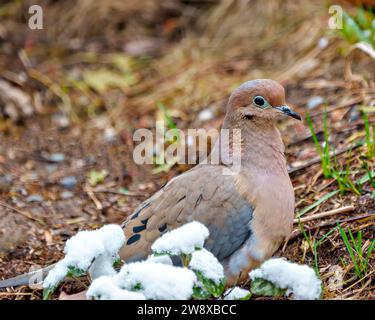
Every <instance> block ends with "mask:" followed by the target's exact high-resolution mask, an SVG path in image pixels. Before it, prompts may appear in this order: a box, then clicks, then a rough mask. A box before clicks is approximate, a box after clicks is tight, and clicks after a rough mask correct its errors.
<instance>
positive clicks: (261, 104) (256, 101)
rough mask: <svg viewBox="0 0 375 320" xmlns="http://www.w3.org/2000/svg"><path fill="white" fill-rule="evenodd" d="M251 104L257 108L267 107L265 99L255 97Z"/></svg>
mask: <svg viewBox="0 0 375 320" xmlns="http://www.w3.org/2000/svg"><path fill="white" fill-rule="evenodd" d="M253 102H254V104H255V105H257V106H258V107H265V106H266V105H267V101H266V99H264V98H263V97H262V96H255V97H254V99H253Z"/></svg>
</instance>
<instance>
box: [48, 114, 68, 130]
mask: <svg viewBox="0 0 375 320" xmlns="http://www.w3.org/2000/svg"><path fill="white" fill-rule="evenodd" d="M52 122H53V123H54V124H56V125H57V126H58V127H59V128H61V129H64V128H67V127H69V126H70V120H69V118H68V117H67V116H66V115H64V114H60V113H55V114H54V115H52Z"/></svg>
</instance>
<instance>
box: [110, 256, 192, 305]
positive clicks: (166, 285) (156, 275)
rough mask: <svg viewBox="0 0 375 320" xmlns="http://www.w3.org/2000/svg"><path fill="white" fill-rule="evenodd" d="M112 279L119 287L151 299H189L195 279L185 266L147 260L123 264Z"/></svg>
mask: <svg viewBox="0 0 375 320" xmlns="http://www.w3.org/2000/svg"><path fill="white" fill-rule="evenodd" d="M114 279H115V280H114V281H116V283H117V284H118V286H119V287H121V288H124V289H126V290H131V291H133V290H136V291H137V292H139V293H142V294H143V295H144V296H145V297H146V299H152V300H187V299H190V297H191V296H192V294H193V286H194V283H195V282H196V280H197V278H196V276H195V274H194V272H193V271H191V270H189V269H187V268H179V267H173V266H170V265H167V264H162V263H155V262H147V261H144V262H134V263H129V264H125V265H124V266H123V267H122V268H121V270H120V272H119V274H118V275H116V276H114Z"/></svg>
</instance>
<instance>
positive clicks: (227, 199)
mask: <svg viewBox="0 0 375 320" xmlns="http://www.w3.org/2000/svg"><path fill="white" fill-rule="evenodd" d="M222 169H223V167H221V166H210V165H198V166H197V167H195V168H193V169H192V170H189V171H187V172H186V173H184V174H182V175H180V176H178V177H176V178H174V179H172V180H171V181H170V182H169V183H168V184H167V185H166V186H165V187H163V188H162V189H161V190H160V191H158V192H157V193H156V194H154V195H153V196H152V197H151V198H149V199H148V200H146V201H145V202H143V203H142V204H141V205H140V206H139V207H138V209H137V210H136V211H135V212H134V213H133V214H132V215H131V216H129V217H128V219H127V220H126V221H125V222H124V223H123V225H122V226H123V228H124V232H125V236H126V239H127V242H126V244H125V245H124V247H123V248H122V249H121V251H120V255H121V257H122V258H123V259H124V260H125V261H135V260H142V259H145V258H146V257H147V256H148V255H149V254H150V253H151V250H150V248H151V245H152V244H153V243H154V241H155V240H156V239H157V238H158V237H160V236H161V235H162V234H163V233H164V232H166V231H168V230H172V229H175V228H177V227H179V226H181V225H183V224H185V223H187V222H190V221H194V220H195V221H199V222H201V223H203V224H204V225H205V226H206V227H207V228H208V229H209V231H210V236H209V239H208V240H207V241H206V244H205V247H206V248H207V249H208V250H210V251H211V252H212V253H213V254H214V255H215V256H216V257H217V258H218V259H219V260H220V261H222V260H224V259H225V258H226V257H228V256H230V255H231V254H232V253H233V252H234V251H236V250H237V249H238V248H239V247H241V245H242V244H243V243H244V242H245V241H246V240H247V239H248V238H249V237H250V234H251V229H250V221H251V219H252V213H253V207H252V206H251V205H250V204H249V203H248V202H247V201H246V200H245V199H244V198H243V197H242V196H241V195H240V194H239V193H238V191H237V190H236V187H235V183H234V179H233V176H231V175H223V173H222Z"/></svg>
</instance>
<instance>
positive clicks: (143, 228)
mask: <svg viewBox="0 0 375 320" xmlns="http://www.w3.org/2000/svg"><path fill="white" fill-rule="evenodd" d="M145 229H146V225H143V226H136V227H134V228H133V232H134V233H138V232H141V231H143V230H145Z"/></svg>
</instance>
